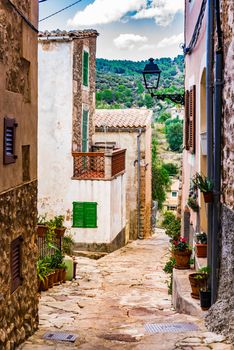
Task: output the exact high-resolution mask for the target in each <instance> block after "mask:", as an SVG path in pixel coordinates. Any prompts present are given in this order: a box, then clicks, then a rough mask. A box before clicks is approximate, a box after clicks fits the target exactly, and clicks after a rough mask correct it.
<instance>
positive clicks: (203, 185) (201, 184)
mask: <svg viewBox="0 0 234 350" xmlns="http://www.w3.org/2000/svg"><path fill="white" fill-rule="evenodd" d="M192 181H193V183H194V185H196V186H197V187H198V188H199V190H200V191H201V192H202V193H203V196H204V201H205V203H211V202H213V187H214V185H213V181H212V180H210V179H209V178H208V177H207V176H203V175H201V174H199V173H196V174H195V175H194V177H193V179H192Z"/></svg>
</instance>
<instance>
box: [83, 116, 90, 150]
mask: <svg viewBox="0 0 234 350" xmlns="http://www.w3.org/2000/svg"><path fill="white" fill-rule="evenodd" d="M88 120H89V112H88V110H86V109H83V118H82V152H87V151H88V129H89V128H88Z"/></svg>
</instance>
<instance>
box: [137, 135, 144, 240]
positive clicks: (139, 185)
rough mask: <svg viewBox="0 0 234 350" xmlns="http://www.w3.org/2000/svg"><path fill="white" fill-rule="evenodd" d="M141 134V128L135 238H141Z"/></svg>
mask: <svg viewBox="0 0 234 350" xmlns="http://www.w3.org/2000/svg"><path fill="white" fill-rule="evenodd" d="M141 135H142V129H139V130H138V135H137V186H138V188H137V238H138V239H143V237H142V235H141Z"/></svg>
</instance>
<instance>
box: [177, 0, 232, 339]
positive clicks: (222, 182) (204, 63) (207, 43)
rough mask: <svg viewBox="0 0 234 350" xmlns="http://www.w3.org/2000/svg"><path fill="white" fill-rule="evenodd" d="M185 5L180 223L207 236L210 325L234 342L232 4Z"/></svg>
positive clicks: (228, 2) (201, 3)
mask: <svg viewBox="0 0 234 350" xmlns="http://www.w3.org/2000/svg"><path fill="white" fill-rule="evenodd" d="M185 5H186V6H185V72H186V76H185V89H186V102H187V103H186V106H185V130H184V139H185V151H184V154H183V191H182V212H183V213H184V214H183V219H182V223H183V225H184V228H185V227H188V226H189V225H188V222H187V221H188V220H189V223H191V225H190V229H191V231H192V232H194V231H205V232H207V233H208V265H209V266H210V268H211V273H210V277H211V278H210V279H211V280H210V287H211V293H212V307H211V308H210V310H209V312H208V316H207V317H206V323H207V326H208V328H209V329H210V330H213V331H216V332H221V333H224V334H227V335H229V336H230V338H231V340H234V338H233V334H234V289H233V285H234V273H233V263H234V250H233V246H234V231H233V227H234V192H233V186H234V177H233V173H234V161H233V159H234V156H233V154H234V153H233V152H234V151H233V149H234V148H233V147H234V146H233V142H234V137H233V136H234V110H233V96H234V86H233V77H234V65H233V48H234V32H233V28H234V23H233V13H234V4H233V2H231V1H226V0H221V1H202V0H201V1H188V0H187V1H186V3H185ZM197 21H201V23H200V25H199V27H200V30H199V33H196V32H195V30H194V28H195V24H196V22H197ZM213 28H214V29H213ZM213 30H214V32H213ZM194 38H196V40H194ZM195 172H199V173H201V174H203V175H205V176H208V178H209V179H210V180H212V181H213V184H214V189H213V197H214V198H213V201H212V202H211V203H209V204H205V203H204V199H203V196H202V194H201V193H200V192H199V191H198V192H196V189H194V188H193V187H192V182H191V179H192V176H193V175H194V174H195ZM191 192H193V193H192V194H193V195H194V198H195V199H196V200H197V205H198V210H197V211H193V210H192V209H190V217H189V216H188V215H187V214H185V213H186V209H187V208H186V205H187V201H188V198H189V196H191ZM186 234H187V235H188V236H189V233H188V232H187V233H186Z"/></svg>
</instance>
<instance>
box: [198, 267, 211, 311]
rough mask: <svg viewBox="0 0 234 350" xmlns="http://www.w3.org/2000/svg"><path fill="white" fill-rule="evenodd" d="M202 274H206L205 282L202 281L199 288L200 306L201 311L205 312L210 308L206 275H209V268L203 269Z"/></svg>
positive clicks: (209, 293) (209, 294)
mask: <svg viewBox="0 0 234 350" xmlns="http://www.w3.org/2000/svg"><path fill="white" fill-rule="evenodd" d="M201 271H202V272H203V273H205V274H206V277H207V278H206V280H205V281H204V285H203V286H202V287H201V288H200V305H201V308H202V310H204V311H206V310H208V309H209V308H210V307H211V290H210V289H209V286H208V275H209V271H210V269H209V267H203V268H202V269H201Z"/></svg>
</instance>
